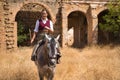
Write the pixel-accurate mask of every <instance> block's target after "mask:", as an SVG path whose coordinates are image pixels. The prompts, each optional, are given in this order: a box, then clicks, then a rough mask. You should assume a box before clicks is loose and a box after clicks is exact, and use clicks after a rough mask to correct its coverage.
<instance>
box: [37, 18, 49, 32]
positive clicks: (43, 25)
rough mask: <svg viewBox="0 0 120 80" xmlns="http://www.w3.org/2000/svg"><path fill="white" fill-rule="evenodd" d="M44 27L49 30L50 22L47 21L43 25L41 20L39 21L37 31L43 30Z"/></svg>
mask: <svg viewBox="0 0 120 80" xmlns="http://www.w3.org/2000/svg"><path fill="white" fill-rule="evenodd" d="M45 26H47V27H49V28H50V20H47V22H46V23H45V24H44V23H43V22H42V20H41V19H40V20H39V30H43V29H44V28H45Z"/></svg>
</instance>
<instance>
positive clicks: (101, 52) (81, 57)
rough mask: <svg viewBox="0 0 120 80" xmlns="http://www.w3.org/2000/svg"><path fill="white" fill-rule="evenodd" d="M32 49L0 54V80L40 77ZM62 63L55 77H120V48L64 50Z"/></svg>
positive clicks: (73, 79) (76, 79) (85, 79)
mask: <svg viewBox="0 0 120 80" xmlns="http://www.w3.org/2000/svg"><path fill="white" fill-rule="evenodd" d="M31 52H32V48H28V47H22V48H19V49H18V50H17V51H16V52H13V53H8V54H4V53H0V80H38V74H37V68H36V66H35V64H34V62H32V61H31V60H30V55H31ZM61 52H62V58H61V64H58V65H57V67H56V73H55V78H54V80H120V47H119V46H118V47H109V46H104V47H98V46H92V47H86V48H84V49H75V48H64V49H61Z"/></svg>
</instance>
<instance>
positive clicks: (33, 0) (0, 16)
mask: <svg viewBox="0 0 120 80" xmlns="http://www.w3.org/2000/svg"><path fill="white" fill-rule="evenodd" d="M106 4H107V0H0V52H1V51H6V50H14V49H16V48H17V31H18V30H17V27H18V21H22V22H24V25H25V27H27V28H28V29H29V30H30V31H31V33H32V31H33V28H34V26H35V22H36V20H37V19H39V17H40V11H41V9H43V8H45V9H47V11H48V12H49V18H50V19H51V20H52V21H53V22H54V29H55V33H54V35H55V36H56V35H58V34H61V38H60V43H61V46H62V47H64V46H67V45H74V46H75V47H81V46H84V45H90V44H97V43H98V38H99V33H98V30H99V29H98V23H99V21H100V18H101V16H102V15H104V14H105V13H106V10H107V7H106Z"/></svg>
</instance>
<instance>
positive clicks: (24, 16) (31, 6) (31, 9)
mask: <svg viewBox="0 0 120 80" xmlns="http://www.w3.org/2000/svg"><path fill="white" fill-rule="evenodd" d="M43 8H44V9H46V10H47V11H48V18H49V19H51V20H52V21H54V16H53V15H52V12H51V11H50V8H48V7H47V6H46V5H45V4H42V3H40V4H39V3H27V4H24V5H23V6H22V7H21V8H20V10H18V12H17V13H16V16H15V21H16V22H17V26H18V25H19V23H20V22H22V24H23V25H24V29H25V32H26V35H27V37H28V40H26V41H28V43H26V44H27V45H30V39H31V36H32V35H31V34H32V33H33V29H34V26H35V22H36V20H37V19H39V18H40V11H41V10H42V9H43ZM16 28H17V27H16ZM17 31H18V30H17ZM23 33H24V31H23ZM26 41H25V42H26Z"/></svg>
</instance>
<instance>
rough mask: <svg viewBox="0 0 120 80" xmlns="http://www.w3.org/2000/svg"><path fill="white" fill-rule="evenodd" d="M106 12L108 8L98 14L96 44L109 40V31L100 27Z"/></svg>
mask: <svg viewBox="0 0 120 80" xmlns="http://www.w3.org/2000/svg"><path fill="white" fill-rule="evenodd" d="M106 14H108V10H104V11H102V12H100V13H99V15H98V44H106V43H108V42H109V32H106V31H103V30H102V29H101V28H100V24H104V23H105V21H104V19H103V16H105V15H106Z"/></svg>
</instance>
